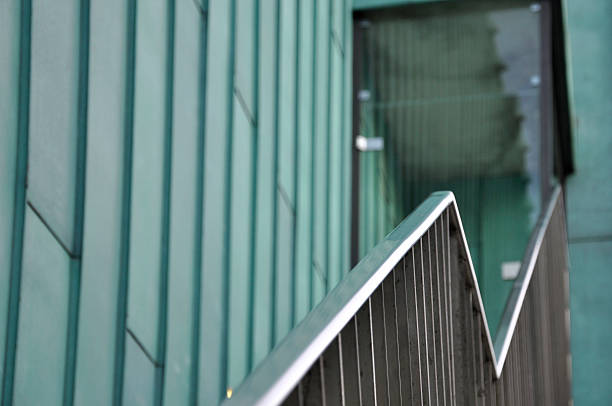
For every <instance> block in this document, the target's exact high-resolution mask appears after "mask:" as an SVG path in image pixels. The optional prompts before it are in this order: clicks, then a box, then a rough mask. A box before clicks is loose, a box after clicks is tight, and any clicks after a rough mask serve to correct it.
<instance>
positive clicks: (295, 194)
mask: <svg viewBox="0 0 612 406" xmlns="http://www.w3.org/2000/svg"><path fill="white" fill-rule="evenodd" d="M300 7H301V4H300V0H296V5H295V45H294V46H295V73H294V74H295V78H294V83H295V87H294V89H293V91H294V93H295V105H294V106H295V110H294V112H293V115H294V117H293V118H294V121H293V124H294V126H293V137H294V138H293V145H294V147H293V163H294V171H293V204H294V205H295V206H294V211H293V215H294V216H293V229H292V231H293V232H292V235H291V251H292V252H293V255H292V257H291V271H292V272H291V315H290V320H291V321H290V326H291V327H294V326H295V325H296V312H297V298H296V295H297V293H296V292H297V276H296V274H297V269H296V264H297V227H298V222H297V213H298V212H299V210H300V207H299V206H298V179H299V174H300V163H301V162H300V149H299V135H298V134H299V129H300V74H301V71H300V52H301V47H300V34H301V24H300Z"/></svg>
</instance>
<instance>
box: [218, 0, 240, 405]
mask: <svg viewBox="0 0 612 406" xmlns="http://www.w3.org/2000/svg"><path fill="white" fill-rule="evenodd" d="M235 38H236V0H230V4H229V47H228V50H227V52H228V53H227V60H228V62H227V65H228V71H229V73H228V78H227V93H226V94H227V100H226V103H227V106H226V121H227V124H226V131H227V132H226V136H225V137H226V138H225V154H226V155H225V185H224V186H225V190H224V193H225V208H224V218H225V227H224V233H223V241H224V246H223V258H222V265H223V271H224V272H223V280H222V285H221V297H222V306H223V307H222V309H223V314H224V315H225V317H223V319H222V321H221V337H222V340H221V352H220V355H221V370H220V371H219V374H220V375H221V379H220V380H219V390H218V391H219V392H218V393H219V394H218V396H220V399H223V394H224V391H226V390H227V388H228V385H227V383H228V379H229V376H228V360H229V354H228V347H229V343H228V341H229V336H228V331H229V319H228V316H229V305H230V303H229V299H230V297H229V294H230V286H229V283H230V280H229V279H230V242H231V229H232V227H231V220H232V218H231V211H230V207H231V203H232V185H231V181H232V159H233V155H232V152H233V151H232V142H233V135H234V134H233V108H234V99H233V96H232V95H233V92H234V77H235V60H236V55H235V49H236V44H235Z"/></svg>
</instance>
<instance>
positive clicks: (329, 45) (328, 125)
mask: <svg viewBox="0 0 612 406" xmlns="http://www.w3.org/2000/svg"><path fill="white" fill-rule="evenodd" d="M334 1H335V0H328V10H327V18H328V24H327V25H328V26H327V95H326V97H327V109H326V110H327V117H326V123H325V133H326V134H325V136H326V145H327V148H326V149H325V201H326V205H325V293H326V294H327V293H328V292H329V288H330V286H329V278H330V275H329V273H330V264H329V234H330V232H331V230H330V224H329V220H330V219H329V212H330V209H331V204H330V198H331V196H330V194H331V190H330V187H331V180H330V172H331V165H330V158H331V154H332V148H331V147H332V144H331V134H330V132H331V111H330V109H331V86H332V52H331V50H332V24H333V19H334V6H333V2H334Z"/></svg>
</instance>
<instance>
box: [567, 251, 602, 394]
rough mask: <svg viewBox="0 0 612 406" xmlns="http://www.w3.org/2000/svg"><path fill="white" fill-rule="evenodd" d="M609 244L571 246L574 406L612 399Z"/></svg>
mask: <svg viewBox="0 0 612 406" xmlns="http://www.w3.org/2000/svg"><path fill="white" fill-rule="evenodd" d="M610 258H612V241H598V242H586V243H572V244H570V261H571V262H570V266H571V269H570V294H571V298H570V299H571V301H570V312H571V313H570V314H571V324H572V330H571V349H572V369H573V374H572V380H573V382H572V392H573V397H574V404H576V405H603V404H606V403H607V402H609V401H610V399H612V387H611V386H610V385H609V376H610V375H609V373H610V356H609V346H610V337H612V324H611V323H610V314H612V300H611V299H610V291H609V289H608V287H609V286H610V279H611V278H612V275H611V270H612V267H611V266H610V261H611V260H610Z"/></svg>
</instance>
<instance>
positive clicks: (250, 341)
mask: <svg viewBox="0 0 612 406" xmlns="http://www.w3.org/2000/svg"><path fill="white" fill-rule="evenodd" d="M259 13H260V4H259V0H255V6H254V13H253V31H254V33H253V34H254V35H253V47H254V50H253V67H254V68H255V72H254V73H253V119H254V122H255V124H254V126H253V149H252V151H251V153H252V157H251V165H252V166H251V185H252V186H253V194H252V199H253V202H252V204H251V224H250V225H249V227H250V229H249V232H250V235H251V241H250V247H249V249H250V252H249V297H248V301H249V321H248V323H249V324H248V327H247V328H248V330H247V345H248V347H247V371H249V372H250V371H251V370H252V369H253V363H254V358H253V357H254V354H255V348H254V346H255V342H254V336H255V335H254V331H255V249H256V246H255V240H256V236H255V233H256V223H257V221H256V219H257V193H258V192H257V187H258V181H257V179H258V176H257V167H258V159H259Z"/></svg>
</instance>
